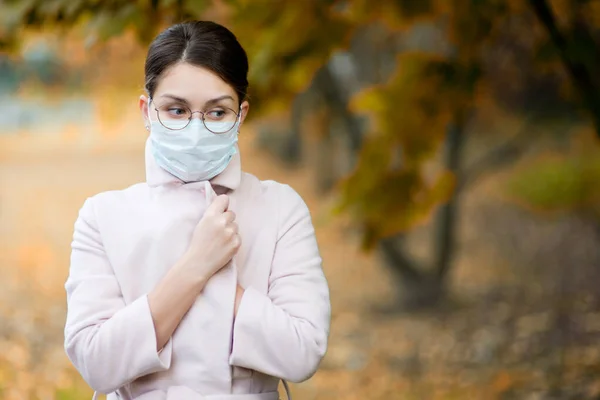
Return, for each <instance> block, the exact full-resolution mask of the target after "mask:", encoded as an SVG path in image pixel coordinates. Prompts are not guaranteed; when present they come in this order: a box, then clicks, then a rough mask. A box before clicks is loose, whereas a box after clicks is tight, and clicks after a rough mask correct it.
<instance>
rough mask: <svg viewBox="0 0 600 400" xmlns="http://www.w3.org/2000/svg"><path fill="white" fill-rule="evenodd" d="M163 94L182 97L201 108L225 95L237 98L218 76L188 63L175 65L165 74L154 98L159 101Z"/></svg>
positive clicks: (233, 91)
mask: <svg viewBox="0 0 600 400" xmlns="http://www.w3.org/2000/svg"><path fill="white" fill-rule="evenodd" d="M163 94H170V95H174V96H177V97H181V98H184V99H187V100H188V101H189V102H190V103H191V104H192V105H199V106H200V105H202V104H204V102H206V101H208V100H211V99H214V98H217V97H221V96H224V95H230V96H232V97H233V98H234V99H235V98H237V96H236V93H235V90H233V88H232V87H231V86H230V85H229V84H228V83H227V82H225V81H224V80H223V79H221V78H220V77H219V76H218V75H217V74H215V73H214V72H212V71H211V70H209V69H207V68H203V67H198V66H195V65H191V64H188V63H178V64H175V65H173V66H171V67H169V68H168V69H167V70H166V71H164V72H163V74H162V75H161V77H160V80H159V82H158V85H157V86H156V91H155V93H154V97H155V98H156V99H158V98H159V97H160V96H161V95H163Z"/></svg>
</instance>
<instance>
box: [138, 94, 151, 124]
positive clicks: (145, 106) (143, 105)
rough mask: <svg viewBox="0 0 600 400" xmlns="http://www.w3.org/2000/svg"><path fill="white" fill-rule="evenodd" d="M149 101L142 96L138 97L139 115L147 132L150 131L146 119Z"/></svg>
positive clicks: (148, 122) (148, 121)
mask: <svg viewBox="0 0 600 400" xmlns="http://www.w3.org/2000/svg"><path fill="white" fill-rule="evenodd" d="M149 103H150V100H149V99H148V98H147V97H146V96H144V95H141V96H140V100H139V104H138V105H139V107H140V113H141V114H142V119H143V120H144V126H145V127H146V130H147V131H150V120H149V119H148V107H149V106H150V104H149Z"/></svg>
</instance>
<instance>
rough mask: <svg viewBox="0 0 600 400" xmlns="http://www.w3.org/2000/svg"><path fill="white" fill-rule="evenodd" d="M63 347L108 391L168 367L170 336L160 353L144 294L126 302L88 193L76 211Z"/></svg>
mask: <svg viewBox="0 0 600 400" xmlns="http://www.w3.org/2000/svg"><path fill="white" fill-rule="evenodd" d="M65 289H66V291H67V321H66V325H65V350H66V353H67V355H68V357H69V359H70V360H71V362H72V363H73V364H74V365H75V367H76V368H77V370H78V371H79V373H80V374H81V375H82V376H83V378H84V379H85V381H86V382H87V383H88V384H89V385H90V386H91V387H92V389H94V390H96V391H98V392H101V393H111V392H114V391H115V390H117V389H118V388H120V387H121V386H123V385H125V384H127V383H129V382H131V381H133V380H134V379H136V378H138V377H140V376H143V375H147V374H150V373H153V372H158V371H164V370H166V369H168V368H169V367H170V362H171V351H172V344H171V341H170V340H169V342H168V343H167V345H166V346H165V347H164V348H163V349H162V351H161V352H160V353H158V352H157V351H156V334H155V331H154V323H153V320H152V315H151V313H150V308H149V306H148V298H147V296H145V295H144V296H142V297H139V298H138V299H136V300H135V301H133V302H131V303H130V304H128V305H127V304H126V303H125V300H124V299H123V295H122V293H121V289H120V287H119V282H118V281H117V278H116V276H115V274H114V272H113V269H112V267H111V265H110V263H109V261H108V259H107V257H106V254H105V251H104V248H103V245H102V239H101V237H100V233H99V230H98V226H97V224H96V218H95V212H94V206H93V198H90V199H88V200H86V202H85V203H84V205H83V207H82V208H81V210H80V211H79V217H78V218H77V221H76V222H75V232H74V234H73V242H72V252H71V266H70V272H69V277H68V279H67V282H66V284H65Z"/></svg>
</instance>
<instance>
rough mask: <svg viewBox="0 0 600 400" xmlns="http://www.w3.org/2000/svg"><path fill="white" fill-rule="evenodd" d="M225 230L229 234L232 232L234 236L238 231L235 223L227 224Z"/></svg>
mask: <svg viewBox="0 0 600 400" xmlns="http://www.w3.org/2000/svg"><path fill="white" fill-rule="evenodd" d="M227 229H228V230H231V232H233V233H234V234H236V235H237V234H238V233H239V231H240V229H239V227H238V224H236V223H235V222H231V223H229V224H227Z"/></svg>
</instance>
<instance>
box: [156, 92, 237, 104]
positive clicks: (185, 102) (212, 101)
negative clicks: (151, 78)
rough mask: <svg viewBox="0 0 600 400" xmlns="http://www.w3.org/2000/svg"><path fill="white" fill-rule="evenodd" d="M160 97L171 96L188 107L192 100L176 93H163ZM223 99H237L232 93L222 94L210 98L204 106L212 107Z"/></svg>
mask: <svg viewBox="0 0 600 400" xmlns="http://www.w3.org/2000/svg"><path fill="white" fill-rule="evenodd" d="M160 97H168V98H170V99H173V100H175V101H178V102H180V103H182V104H185V105H186V106H188V107H189V105H190V102H189V101H187V100H186V99H184V98H183V97H179V96H175V95H172V94H163V95H162V96H160ZM222 100H231V101H235V99H234V98H233V97H231V96H230V95H228V94H226V95H224V96H220V97H216V98H214V99H210V100H208V101H207V102H206V103H204V107H210V106H212V105H215V104H217V103H218V102H220V101H222Z"/></svg>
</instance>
